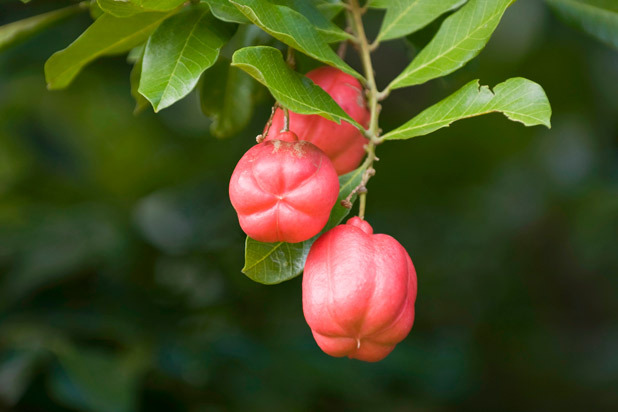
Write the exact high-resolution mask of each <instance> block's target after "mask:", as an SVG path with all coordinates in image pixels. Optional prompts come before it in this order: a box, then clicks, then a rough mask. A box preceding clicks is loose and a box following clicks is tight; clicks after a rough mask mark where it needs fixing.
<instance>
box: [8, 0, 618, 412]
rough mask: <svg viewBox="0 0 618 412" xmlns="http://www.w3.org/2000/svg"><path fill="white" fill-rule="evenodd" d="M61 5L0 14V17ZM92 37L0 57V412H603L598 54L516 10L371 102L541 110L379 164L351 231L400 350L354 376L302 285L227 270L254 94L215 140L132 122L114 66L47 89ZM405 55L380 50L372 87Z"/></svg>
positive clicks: (612, 380)
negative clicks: (59, 60) (400, 286)
mask: <svg viewBox="0 0 618 412" xmlns="http://www.w3.org/2000/svg"><path fill="white" fill-rule="evenodd" d="M61 3H66V2H62V1H55V2H54V1H49V2H36V1H35V2H34V3H33V4H32V5H30V6H23V5H21V4H20V3H19V2H17V1H12V2H6V1H5V2H2V3H0V6H1V7H2V8H1V9H0V23H6V22H9V21H14V20H17V19H19V18H22V17H26V16H29V15H32V14H36V13H38V12H41V11H44V10H46V9H51V8H55V7H57V6H58V5H60V4H61ZM89 22H90V19H89V17H88V16H87V15H86V14H85V15H83V16H81V17H77V18H75V19H72V20H70V21H67V22H65V23H64V24H62V25H60V26H58V27H55V28H53V29H51V30H49V31H48V32H46V33H45V34H42V35H38V36H37V37H35V38H33V39H30V40H28V41H27V42H24V43H22V44H20V45H19V46H16V47H14V48H12V49H10V50H7V51H5V52H4V53H3V54H0V410H16V411H51V412H54V411H93V412H132V411H187V412H206V411H228V410H229V411H343V410H351V411H365V410H380V411H448V410H463V411H466V410H469V411H479V410H499V411H524V410H525V411H550V410H561V411H564V410H586V411H604V410H607V411H609V410H616V408H617V407H618V391H617V390H616V389H617V388H618V247H617V240H618V53H617V52H616V50H615V49H611V48H610V47H608V46H606V45H603V44H601V43H598V42H597V41H595V40H594V39H592V38H588V37H587V36H585V35H583V34H581V33H579V32H577V31H574V30H572V29H571V28H568V27H566V26H564V25H563V24H562V23H561V22H560V21H558V20H557V19H556V18H555V16H554V15H552V14H551V12H550V10H549V9H548V8H547V7H546V6H545V4H544V3H543V2H540V1H537V0H520V1H518V2H517V3H516V4H515V5H514V6H513V7H512V8H511V9H509V11H508V12H507V13H506V16H505V18H504V20H503V22H502V24H501V25H500V26H499V28H498V30H497V32H496V34H495V35H494V37H493V39H492V40H491V41H490V43H489V45H488V47H487V48H486V50H485V51H484V52H483V53H482V54H481V55H480V56H479V57H478V58H477V59H475V60H474V61H472V62H471V63H470V64H468V65H467V66H466V67H465V68H464V69H462V70H460V71H458V72H457V73H455V74H453V75H450V76H448V77H447V78H445V79H441V80H438V81H432V82H430V83H429V84H427V85H425V86H422V87H416V88H412V89H405V90H402V91H397V92H394V93H393V94H392V96H391V98H389V99H388V100H387V101H386V102H385V104H384V110H383V114H382V125H383V128H384V129H385V130H388V129H391V128H393V127H396V126H397V125H399V124H401V123H403V122H404V121H405V120H407V119H408V118H410V117H411V116H412V115H413V114H416V113H418V112H419V111H421V110H422V109H423V108H424V107H427V106H428V105H430V104H432V103H434V102H437V101H438V100H440V99H442V98H443V97H446V96H447V95H448V94H450V93H451V92H452V91H454V90H456V89H457V88H459V87H461V86H462V85H463V84H465V83H466V82H467V81H469V80H472V79H475V78H479V79H481V83H482V84H487V85H490V86H494V85H495V84H497V83H499V82H501V81H503V80H505V79H507V78H509V77H513V76H523V77H527V78H529V79H531V80H534V81H536V82H538V83H540V84H541V85H542V86H543V87H544V88H545V90H546V92H547V94H548V96H549V99H550V101H551V103H552V106H553V111H554V115H553V118H552V121H553V127H552V129H551V130H547V129H545V128H541V127H535V128H525V127H523V126H522V125H520V124H517V123H513V122H510V121H508V120H506V119H505V118H504V117H503V116H502V115H498V114H494V115H490V116H484V117H481V118H476V119H470V120H465V121H461V122H459V123H456V124H454V125H453V126H452V127H450V128H447V129H443V130H441V131H438V132H436V133H434V134H432V135H430V136H425V137H419V138H415V139H413V140H410V141H404V142H393V143H388V144H385V145H383V146H380V147H379V153H378V155H379V157H380V159H381V161H380V162H379V164H378V165H377V175H376V176H375V178H374V179H373V180H372V181H371V184H370V187H369V190H370V192H369V196H368V210H367V212H368V215H367V218H368V220H369V221H370V222H371V223H372V224H373V226H374V228H375V229H376V231H377V232H383V233H388V234H391V235H392V236H394V237H395V238H396V239H398V240H399V241H400V242H401V243H402V244H403V245H404V246H405V247H406V248H407V249H408V251H409V252H410V254H411V256H412V259H413V261H414V263H415V266H416V268H417V272H418V281H419V295H418V300H417V304H416V310H417V319H416V323H415V325H414V328H413V330H412V332H411V334H410V335H409V337H408V338H407V339H406V340H405V341H404V342H403V343H401V344H400V345H398V347H397V348H396V350H395V351H394V352H393V353H392V354H391V355H390V356H389V357H388V358H386V359H385V360H384V361H382V362H380V363H377V364H367V363H362V362H358V361H353V360H348V359H335V358H330V357H328V356H326V355H324V354H323V353H321V351H320V350H319V348H318V347H317V346H316V345H315V343H314V342H313V339H312V337H311V333H310V330H309V328H308V327H307V325H306V324H305V321H304V318H303V315H302V307H301V290H300V287H301V279H300V278H297V279H294V280H292V281H289V282H286V283H284V284H281V285H277V286H270V287H268V286H263V285H259V284H256V283H253V282H252V281H250V280H249V279H247V278H246V277H245V276H244V275H243V274H242V273H241V272H240V269H241V267H242V266H243V242H244V236H243V234H242V232H241V230H240V228H239V226H238V224H237V221H236V218H235V214H234V211H233V209H232V207H231V205H230V204H229V201H228V199H227V190H226V189H227V188H226V185H227V182H228V179H229V176H230V174H231V172H232V170H233V168H234V166H235V164H236V162H237V160H238V159H239V158H240V156H241V155H242V154H243V153H244V151H246V150H247V149H248V148H249V147H250V146H251V145H252V144H253V143H254V138H255V136H256V134H258V133H259V132H260V131H261V129H262V127H263V124H264V123H265V121H266V119H267V117H268V114H269V110H270V109H269V107H270V105H271V104H272V100H271V98H270V97H269V96H268V95H267V94H266V93H264V98H263V99H262V100H261V103H260V105H259V106H258V107H256V110H255V115H254V118H253V121H252V123H251V124H250V125H249V126H248V127H247V128H246V129H245V130H244V131H243V132H242V133H239V134H238V135H237V136H235V137H232V138H229V139H225V140H218V139H216V138H215V137H212V136H211V135H210V134H209V120H208V119H207V118H206V117H205V116H204V115H203V114H202V113H201V112H200V107H199V102H198V98H197V96H196V95H195V94H192V95H190V96H189V97H188V98H186V99H185V100H183V101H181V102H179V103H177V104H175V105H174V106H173V107H171V108H169V109H165V110H163V111H162V112H161V113H159V114H157V115H155V114H154V113H152V112H151V111H146V112H144V113H142V114H140V115H139V116H134V115H133V114H132V111H133V106H134V103H133V101H132V98H131V96H130V93H129V71H130V65H129V64H127V63H126V59H125V57H124V56H119V57H115V58H105V59H102V60H99V61H97V62H96V63H94V64H92V65H90V66H89V67H88V68H87V69H86V70H85V71H84V72H83V73H82V74H80V75H79V77H78V78H77V80H76V81H75V82H74V83H73V84H72V85H71V86H70V87H69V88H68V89H67V90H64V91H57V92H49V91H47V90H46V88H45V82H44V76H43V63H44V61H45V60H46V59H47V57H49V56H50V55H51V54H52V53H53V52H54V51H56V50H59V49H61V48H63V47H65V46H66V45H68V44H69V43H70V42H71V41H72V40H73V39H74V38H75V37H77V35H78V34H79V33H80V32H81V31H83V30H84V29H85V27H87V25H88V24H89ZM379 22H380V14H379V13H377V12H376V13H375V14H374V13H372V14H370V15H369V16H368V23H367V24H368V25H369V27H370V29H369V31H370V32H375V31H376V30H377V28H378V26H379ZM424 34H426V33H421V34H420V35H418V36H415V37H414V38H412V39H410V40H411V41H412V42H413V44H417V45H418V44H422V42H423V41H424V38H423V37H424ZM413 50H414V49H413V48H412V49H411V48H410V47H408V46H406V44H405V43H404V42H403V41H399V42H391V43H385V44H384V45H383V47H381V48H380V49H379V50H378V52H377V53H376V60H375V61H376V66H377V68H376V70H377V73H378V82H379V83H380V85H381V86H384V85H385V84H386V83H387V82H388V81H389V80H390V79H392V78H393V77H394V76H395V75H396V74H397V73H398V71H400V70H401V69H402V68H403V67H404V66H405V65H406V64H407V62H409V60H410V59H411V58H412V57H413V55H414V51H413ZM351 54H352V53H349V55H350V57H351ZM350 61H351V62H352V63H353V64H354V63H355V60H354V59H353V58H350ZM302 65H303V63H302V61H301V70H302V69H303V67H302Z"/></svg>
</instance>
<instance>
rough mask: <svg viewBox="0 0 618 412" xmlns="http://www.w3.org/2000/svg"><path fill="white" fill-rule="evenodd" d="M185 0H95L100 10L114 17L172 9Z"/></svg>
mask: <svg viewBox="0 0 618 412" xmlns="http://www.w3.org/2000/svg"><path fill="white" fill-rule="evenodd" d="M185 1H186V0H97V3H98V5H99V7H100V8H101V10H103V11H104V12H106V13H109V14H112V15H114V16H116V17H129V16H133V15H134V14H137V13H145V12H149V11H169V10H173V9H175V8H177V7H179V6H181V5H182V4H183V3H185Z"/></svg>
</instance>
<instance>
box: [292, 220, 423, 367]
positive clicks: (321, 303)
mask: <svg viewBox="0 0 618 412" xmlns="http://www.w3.org/2000/svg"><path fill="white" fill-rule="evenodd" d="M302 288H303V312H304V314H305V319H306V320H307V323H308V324H309V327H310V328H311V331H312V333H313V336H314V338H315V340H316V342H317V344H318V346H320V348H321V349H322V350H323V351H324V352H326V353H327V354H329V355H331V356H335V357H341V356H348V357H350V358H354V359H360V360H363V361H368V362H376V361H379V360H381V359H383V358H384V357H386V356H387V355H388V354H389V353H390V352H391V351H392V350H393V349H394V348H395V345H396V344H397V343H399V342H401V341H402V340H403V339H404V338H405V337H406V336H407V335H408V333H409V332H410V329H411V328H412V324H413V323H414V302H415V300H416V291H417V283H416V271H415V269H414V266H413V264H412V260H411V259H410V256H409V255H408V253H407V252H406V250H405V249H404V248H403V246H401V244H400V243H399V242H397V241H396V240H395V239H394V238H392V237H391V236H388V235H384V234H373V229H372V228H371V226H370V225H369V223H367V222H366V221H363V220H361V219H360V218H358V217H353V218H352V219H350V220H348V222H347V224H345V225H339V226H336V227H335V228H333V229H331V230H329V231H328V232H326V233H324V234H323V235H322V236H320V238H319V239H318V240H317V241H316V242H315V243H314V244H313V246H312V247H311V250H310V252H309V255H308V257H307V261H306V264H305V271H304V275H303V286H302Z"/></svg>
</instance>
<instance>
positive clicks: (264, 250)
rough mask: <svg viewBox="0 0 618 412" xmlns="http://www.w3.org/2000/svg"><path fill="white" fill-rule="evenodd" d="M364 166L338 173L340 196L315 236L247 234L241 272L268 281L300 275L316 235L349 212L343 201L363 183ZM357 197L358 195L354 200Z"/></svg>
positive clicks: (336, 222)
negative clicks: (266, 239) (274, 238)
mask: <svg viewBox="0 0 618 412" xmlns="http://www.w3.org/2000/svg"><path fill="white" fill-rule="evenodd" d="M364 171H365V168H364V167H363V166H361V167H359V168H358V169H356V170H354V171H353V172H350V173H348V174H346V175H343V176H339V186H340V189H339V198H338V199H337V203H335V206H334V207H333V210H332V211H331V213H330V218H329V219H328V222H327V223H326V226H325V227H324V229H322V231H321V232H320V233H319V234H318V235H316V236H314V237H313V238H311V239H309V240H306V241H304V242H300V243H286V242H277V243H262V242H258V241H257V240H254V239H251V238H250V237H247V240H246V242H245V267H243V268H242V273H244V274H245V275H247V277H249V278H250V279H251V280H253V281H255V282H258V283H263V284H265V285H274V284H277V283H281V282H285V281H286V280H290V279H292V278H295V277H296V276H298V275H300V274H301V272H302V271H303V268H304V267H305V260H306V259H307V255H308V254H309V250H310V249H311V245H312V244H313V242H315V241H316V239H317V238H319V237H320V235H322V233H325V232H327V231H329V230H330V229H332V228H334V227H335V226H337V225H338V224H339V223H340V222H341V221H342V220H343V219H344V218H345V217H346V216H347V215H348V214H349V213H350V209H347V208H345V207H343V206H342V205H341V201H342V200H343V199H345V198H346V197H348V196H349V195H350V193H352V191H353V190H354V189H355V188H356V187H357V186H358V185H359V184H360V182H361V179H362V177H363V172H364ZM355 200H356V195H354V196H353V197H352V198H351V201H352V202H354V201H355Z"/></svg>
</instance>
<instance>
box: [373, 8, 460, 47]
mask: <svg viewBox="0 0 618 412" xmlns="http://www.w3.org/2000/svg"><path fill="white" fill-rule="evenodd" d="M465 2H466V0H442V1H436V0H380V1H374V2H373V3H372V6H373V7H380V8H386V15H385V16H384V20H383V21H382V27H381V28H380V33H379V34H378V37H377V39H376V40H377V41H383V40H392V39H397V38H399V37H403V36H407V35H408V34H411V33H414V32H415V31H417V30H420V29H422V28H423V27H425V26H426V25H428V24H429V23H431V22H432V21H434V20H435V19H437V18H438V17H439V16H440V15H442V14H444V13H446V12H447V11H450V10H454V9H456V8H457V7H459V6H461V5H462V4H463V3H465Z"/></svg>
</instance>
